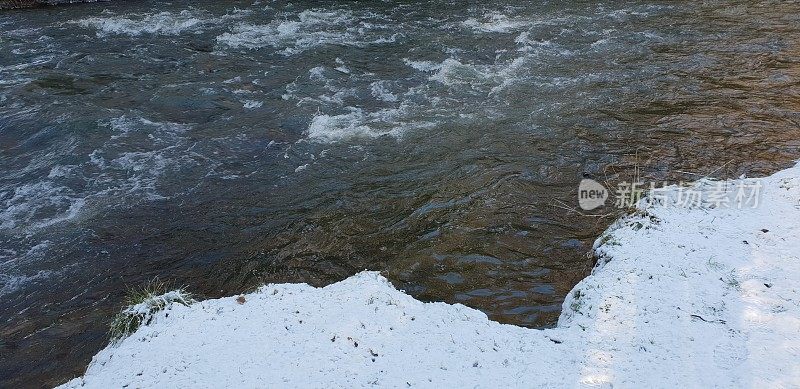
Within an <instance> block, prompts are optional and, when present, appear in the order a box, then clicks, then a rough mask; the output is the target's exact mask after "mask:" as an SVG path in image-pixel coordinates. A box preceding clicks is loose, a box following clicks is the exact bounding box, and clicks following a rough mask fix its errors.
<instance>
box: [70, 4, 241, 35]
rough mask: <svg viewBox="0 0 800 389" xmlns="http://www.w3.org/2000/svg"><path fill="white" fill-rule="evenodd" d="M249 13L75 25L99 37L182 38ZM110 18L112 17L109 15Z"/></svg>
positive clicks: (194, 13) (192, 12) (103, 19)
mask: <svg viewBox="0 0 800 389" xmlns="http://www.w3.org/2000/svg"><path fill="white" fill-rule="evenodd" d="M245 13H246V11H239V10H237V11H236V12H234V13H233V14H228V15H225V16H223V17H215V16H213V15H210V14H208V13H206V12H204V11H201V10H196V9H189V10H183V11H181V12H178V13H172V12H167V11H165V12H160V13H156V14H133V15H129V16H128V17H122V16H115V15H113V14H110V15H108V16H98V17H89V18H85V19H81V20H77V21H73V22H72V23H76V24H78V25H79V26H81V27H85V28H94V29H96V30H97V35H98V36H101V37H102V36H107V35H130V36H138V35H142V34H158V35H179V34H182V33H185V32H191V33H200V32H202V30H203V28H204V27H208V26H211V25H217V24H220V23H222V22H223V21H225V20H227V19H231V18H238V17H241V16H242V15H243V14H245ZM106 14H109V13H108V12H106Z"/></svg>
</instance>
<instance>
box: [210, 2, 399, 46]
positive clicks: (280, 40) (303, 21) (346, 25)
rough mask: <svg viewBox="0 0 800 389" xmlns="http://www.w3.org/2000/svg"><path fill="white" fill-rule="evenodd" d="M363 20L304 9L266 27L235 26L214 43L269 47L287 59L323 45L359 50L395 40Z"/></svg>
mask: <svg viewBox="0 0 800 389" xmlns="http://www.w3.org/2000/svg"><path fill="white" fill-rule="evenodd" d="M363 17H364V16H362V15H359V17H358V18H357V17H356V16H354V15H353V14H352V12H349V11H341V10H333V11H327V10H306V11H303V12H300V13H299V14H297V15H286V14H285V15H281V16H279V17H278V18H276V19H274V20H272V21H271V22H270V23H268V24H263V25H254V24H247V23H242V24H239V25H237V26H235V27H233V28H232V29H231V32H228V33H224V34H222V35H220V36H218V37H217V42H218V43H220V44H223V45H226V46H228V47H232V48H246V49H257V48H261V47H273V48H276V49H280V53H282V54H284V55H287V56H290V55H294V54H298V53H301V52H303V51H306V50H308V49H312V48H315V47H318V46H322V45H327V44H337V45H348V46H356V47H363V46H366V45H369V44H380V43H387V42H393V41H394V39H396V35H390V36H382V35H379V34H378V31H380V30H381V28H380V26H376V25H372V24H367V25H366V26H365V25H359V24H358V20H359V18H363Z"/></svg>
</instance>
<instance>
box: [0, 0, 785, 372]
mask: <svg viewBox="0 0 800 389" xmlns="http://www.w3.org/2000/svg"><path fill="white" fill-rule="evenodd" d="M444 9H446V10H447V12H446V14H443V12H442V10H444ZM799 15H800V4H798V3H796V2H785V1H784V2H769V1H763V2H744V1H742V2H724V3H722V2H720V3H717V2H706V3H703V4H702V5H698V4H695V3H690V2H663V3H646V2H634V3H627V4H625V5H617V4H604V3H594V2H582V3H581V4H572V3H567V2H564V3H561V2H551V3H543V4H537V3H523V4H519V3H511V2H509V3H507V4H504V3H497V4H493V5H484V6H474V5H465V4H462V3H461V2H450V3H445V2H434V1H431V2H426V3H413V4H393V3H383V2H381V3H377V2H369V3H364V2H359V3H350V2H347V3H342V2H329V3H327V2H326V3H319V2H295V3H283V2H275V3H272V2H271V3H268V4H267V3H258V2H256V3H254V4H251V3H250V2H224V3H221V2H214V1H197V2H193V3H192V6H189V7H187V6H185V5H183V4H175V5H172V4H162V3H160V2H155V1H153V2H121V1H120V2H112V3H102V4H82V5H75V6H69V7H58V8H49V9H40V10H29V11H21V12H9V13H5V14H2V15H0V28H1V29H2V35H1V36H0V50H2V51H3V52H4V55H2V56H0V151H2V153H1V154H0V161H1V162H2V163H1V164H0V166H1V167H2V168H0V204H2V205H3V207H2V208H1V209H0V323H1V324H0V339H2V342H0V371H2V372H3V374H2V377H3V378H2V379H3V385H8V386H14V385H20V384H23V383H26V382H30V381H28V380H30V379H33V380H34V381H36V382H39V381H41V382H44V383H45V384H46V385H52V384H56V383H59V382H62V381H64V380H65V379H67V378H69V377H71V376H73V375H76V374H79V373H80V372H82V369H83V368H85V366H86V364H87V363H88V361H89V359H90V357H91V356H92V355H93V354H94V353H95V352H97V350H99V348H101V347H103V346H104V344H105V340H106V334H105V331H106V328H107V323H108V321H109V318H110V316H111V315H112V314H113V312H114V311H115V310H117V309H119V308H120V304H121V302H122V297H123V295H124V292H125V289H126V288H127V287H130V286H136V285H140V284H142V283H144V282H146V281H148V280H150V279H152V278H153V277H156V276H158V277H160V278H161V279H162V280H168V281H169V282H172V283H174V284H175V285H186V286H187V288H188V289H189V290H191V291H194V292H198V293H200V294H202V295H205V296H207V297H215V296H221V295H228V294H233V293H238V292H241V291H242V290H246V289H248V288H250V287H253V286H255V285H258V284H260V283H264V282H308V283H311V284H314V285H324V284H328V283H330V282H334V281H337V280H341V279H343V278H345V277H347V276H349V275H352V274H354V273H355V272H358V271H360V270H363V269H373V270H381V271H383V272H384V274H386V275H387V276H388V277H389V278H390V279H391V280H392V281H393V282H394V283H395V285H396V286H397V287H399V288H401V289H404V290H406V291H408V292H409V293H411V294H412V295H414V296H415V297H418V298H420V299H423V300H437V301H447V302H451V303H456V302H457V303H463V304H466V305H468V306H471V307H475V308H478V309H481V310H483V311H484V312H486V313H487V314H488V315H489V316H490V317H491V318H492V319H495V320H499V321H502V322H506V323H514V324H520V325H525V326H532V327H542V326H551V325H553V324H555V321H556V319H557V317H558V314H559V312H560V305H561V302H562V301H563V298H564V296H565V295H566V293H567V292H568V291H569V289H570V288H571V287H572V286H573V285H574V284H575V283H576V282H577V281H578V280H579V279H581V278H582V277H584V276H585V275H586V274H588V272H589V270H590V268H591V265H592V259H591V258H590V257H589V256H587V253H588V252H589V249H590V246H591V242H592V241H593V239H594V238H595V237H596V236H597V235H598V234H599V233H600V232H601V231H602V230H603V229H604V228H605V227H606V226H607V224H608V223H609V222H610V221H611V219H612V218H610V217H607V218H600V217H584V216H579V215H577V214H576V213H574V212H569V211H567V210H565V209H563V208H562V207H560V206H558V205H559V204H561V202H563V203H566V204H569V205H571V206H575V205H577V204H576V203H577V202H576V195H577V185H578V182H579V181H580V179H581V178H583V177H593V178H595V179H597V180H600V181H603V182H608V183H609V184H612V185H613V184H614V183H616V182H618V181H621V180H630V179H632V178H633V176H634V174H635V172H636V171H640V172H641V174H642V175H644V176H645V177H646V178H648V179H650V180H670V181H677V180H687V179H694V178H696V177H695V176H693V175H690V174H689V175H687V174H686V173H684V172H690V173H695V174H700V175H708V174H710V175H713V176H717V177H728V176H738V175H740V174H748V175H758V174H766V173H769V172H771V171H774V170H776V169H778V168H780V167H783V166H787V165H788V164H789V163H790V161H792V160H793V159H795V158H797V156H798V155H800V153H798V151H800V150H799V149H800V141H799V140H798V139H800V125H798V124H799V123H800V74H798V72H800V54H799V53H800V49H799V46H798V41H799V40H800V16H799ZM606 212H609V210H608V209H605V210H603V209H600V210H599V211H598V213H600V214H602V213H606Z"/></svg>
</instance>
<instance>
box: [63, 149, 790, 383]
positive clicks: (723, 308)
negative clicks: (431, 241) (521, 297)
mask: <svg viewBox="0 0 800 389" xmlns="http://www.w3.org/2000/svg"><path fill="white" fill-rule="evenodd" d="M743 186H747V187H750V188H755V187H757V188H759V193H757V195H758V196H757V197H755V198H754V199H756V200H757V203H752V202H751V203H748V204H743V205H744V206H742V207H741V208H739V207H737V206H734V204H733V203H731V204H729V205H730V206H718V205H719V204H716V205H717V206H708V205H704V206H700V207H691V208H687V207H678V206H664V205H659V204H650V203H648V202H642V203H640V207H639V211H637V212H636V213H635V214H633V215H631V216H628V217H625V218H623V219H621V220H619V221H618V222H617V223H615V224H614V225H613V226H612V227H611V228H610V229H609V230H608V231H607V232H606V234H604V235H603V236H601V237H600V238H599V239H598V240H597V243H596V244H595V254H596V256H597V257H598V258H599V263H598V266H597V267H596V268H595V270H594V271H593V273H592V275H590V276H589V277H587V278H586V279H584V280H583V281H581V282H580V283H579V284H578V285H576V286H575V288H574V289H573V290H572V292H571V293H570V295H569V297H568V298H567V301H565V302H564V305H563V312H562V314H561V317H560V319H559V324H558V326H557V327H556V328H553V329H546V330H532V329H526V328H521V327H516V326H511V325H503V324H499V323H496V322H491V321H489V320H488V319H487V318H486V316H485V315H484V314H483V313H481V312H479V311H476V310H474V309H471V308H467V307H465V306H462V305H449V304H444V303H422V302H420V301H417V300H415V299H413V298H412V297H410V296H408V295H406V294H404V293H402V292H400V291H398V290H396V289H394V288H393V287H392V285H391V284H390V283H389V282H388V281H387V280H386V279H385V278H383V277H382V276H380V275H379V274H378V273H374V272H362V273H360V274H357V275H355V276H353V277H350V278H349V279H347V280H345V281H342V282H339V283H336V284H333V285H330V286H327V287H324V288H313V287H310V286H307V285H304V284H279V285H267V286H264V287H262V288H261V289H259V290H258V291H257V292H255V293H251V294H247V295H244V296H232V297H228V298H222V299H217V300H207V301H202V302H199V303H195V304H193V305H191V306H188V307H186V306H182V305H175V306H172V307H171V308H169V309H167V310H166V311H164V312H161V313H160V314H158V315H157V316H156V319H155V320H154V322H153V323H151V324H150V325H149V326H145V327H142V328H140V329H139V330H138V331H136V332H135V333H134V334H133V335H131V336H130V337H128V338H127V339H125V340H124V341H122V342H120V343H119V344H118V345H116V346H109V347H107V348H106V349H104V350H102V351H101V352H100V353H99V354H98V355H97V356H95V358H94V359H93V361H92V363H91V365H90V366H89V368H88V370H87V373H86V375H85V376H84V377H82V378H77V379H74V380H72V381H70V382H69V383H68V384H66V385H65V386H66V387H81V386H82V385H83V386H82V387H118V386H130V387H163V386H165V385H181V386H200V387H209V386H220V385H225V386H244V387H252V386H282V387H287V386H289V387H291V386H304V387H331V386H348V387H352V386H364V387H366V386H372V385H382V386H392V387H400V386H410V387H413V386H423V387H430V386H434V385H443V384H444V385H449V386H459V387H460V386H476V385H477V386H482V387H488V386H498V385H504V386H512V387H532V386H548V387H549V386H558V387H565V386H575V385H577V384H584V385H600V386H603V385H609V386H610V385H614V386H619V385H622V386H625V387H631V386H633V387H644V386H654V387H663V386H665V384H666V383H669V385H670V386H675V385H677V386H681V385H690V386H700V387H714V386H718V387H742V386H751V387H765V386H768V387H776V386H782V385H783V386H791V385H798V384H800V366H798V364H797V361H798V360H800V339H798V338H797V336H796V335H797V333H798V332H800V288H798V286H797V285H799V284H800V283H799V282H798V281H800V225H798V222H797V221H798V220H800V165H798V166H796V167H794V168H790V169H787V170H784V171H781V172H778V173H776V174H774V175H772V176H770V177H766V178H763V179H757V180H756V179H753V180H738V181H729V182H728V183H727V185H724V187H725V188H729V189H728V191H727V192H726V193H727V194H728V195H729V196H736V190H735V188H741V187H743ZM719 187H720V186H719V185H718V184H717V183H714V182H708V181H705V182H704V181H701V182H698V183H697V184H695V186H694V187H693V188H692V189H693V190H697V191H700V192H703V193H705V194H708V193H709V192H710V191H711V190H712V189H714V190H716V189H718V188H719ZM715 188H716V189H715ZM679 190H681V189H678V188H672V189H671V190H669V191H666V192H662V193H661V194H662V195H666V196H667V197H670V196H672V197H673V198H674V196H677V195H678V194H679V193H678V192H679ZM730 198H731V199H733V197H730Z"/></svg>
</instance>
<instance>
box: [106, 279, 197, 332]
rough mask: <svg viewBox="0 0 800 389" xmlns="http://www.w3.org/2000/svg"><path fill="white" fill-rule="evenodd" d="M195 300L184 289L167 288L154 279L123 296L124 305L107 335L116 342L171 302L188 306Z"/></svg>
mask: <svg viewBox="0 0 800 389" xmlns="http://www.w3.org/2000/svg"><path fill="white" fill-rule="evenodd" d="M194 301H195V300H194V299H193V298H192V294H191V293H189V292H187V291H185V290H184V289H182V288H180V289H175V290H172V291H168V290H167V286H166V285H165V284H164V283H163V282H161V281H159V280H158V279H155V280H153V281H150V282H148V283H147V284H146V285H145V286H143V287H141V288H136V289H130V290H129V291H128V294H127V296H126V297H125V305H126V308H124V309H123V310H122V311H120V313H118V314H117V315H116V316H114V319H113V320H112V321H111V328H110V330H109V335H110V337H111V342H112V343H117V342H119V341H121V340H122V339H125V338H126V337H128V335H130V334H132V333H134V332H135V331H136V330H137V329H139V327H140V326H142V325H143V324H144V325H148V324H150V322H151V321H152V320H153V317H154V315H155V314H156V313H158V312H159V311H162V310H164V309H165V308H167V307H168V306H169V305H171V304H173V303H178V304H181V305H186V306H188V305H189V304H191V303H193V302H194Z"/></svg>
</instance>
